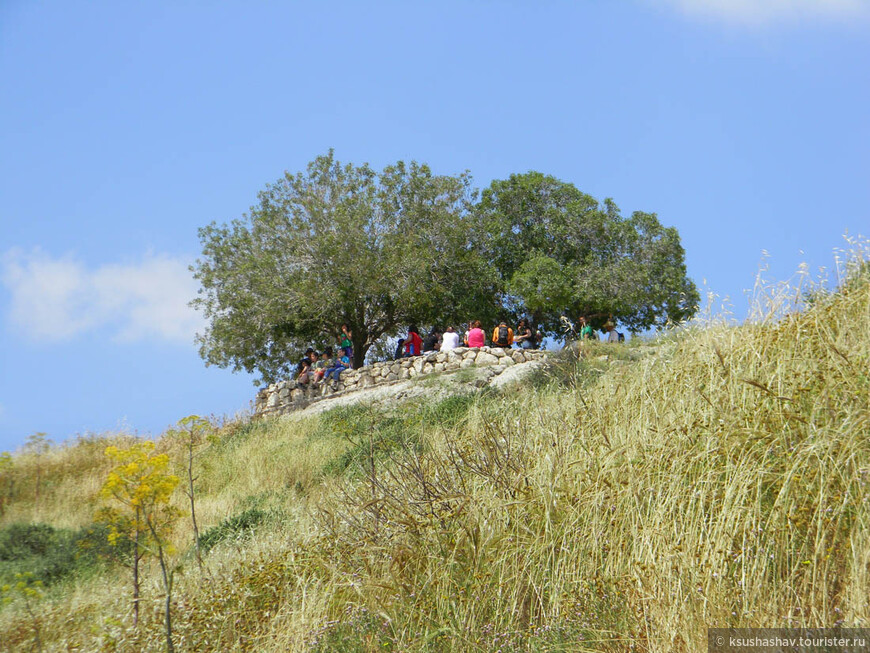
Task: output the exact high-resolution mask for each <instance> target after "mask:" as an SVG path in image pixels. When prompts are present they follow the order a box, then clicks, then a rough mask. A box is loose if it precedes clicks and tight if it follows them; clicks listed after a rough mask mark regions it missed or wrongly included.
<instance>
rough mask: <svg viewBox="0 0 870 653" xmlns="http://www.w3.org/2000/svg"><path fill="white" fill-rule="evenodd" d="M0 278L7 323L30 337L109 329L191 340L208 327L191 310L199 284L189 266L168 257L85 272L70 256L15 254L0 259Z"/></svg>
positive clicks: (119, 336)
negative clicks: (6, 294) (6, 293)
mask: <svg viewBox="0 0 870 653" xmlns="http://www.w3.org/2000/svg"><path fill="white" fill-rule="evenodd" d="M0 280H2V283H3V285H4V286H6V288H7V289H8V290H9V292H10V294H11V306H10V310H9V316H8V318H9V319H10V320H11V322H12V323H13V324H14V325H15V326H16V327H18V328H19V329H21V330H22V331H23V332H25V333H26V334H27V335H28V336H29V337H30V338H31V339H33V340H49V341H58V340H66V339H69V338H72V337H74V336H76V335H78V334H81V333H85V332H87V331H91V330H95V329H102V328H108V329H109V330H110V333H111V334H112V337H113V338H114V339H116V340H121V341H135V340H143V339H161V340H169V341H176V342H192V340H193V336H194V334H195V333H196V331H197V330H202V326H203V322H202V318H201V317H200V315H199V314H198V313H197V312H196V311H194V310H193V309H192V308H190V307H189V306H188V302H190V300H191V299H193V298H194V297H195V296H196V290H197V284H196V281H195V280H194V279H193V277H192V276H191V273H190V271H189V270H188V269H187V262H185V261H182V260H179V259H176V258H172V257H169V256H161V255H153V254H149V255H146V256H145V257H144V258H143V259H142V260H141V261H139V262H136V263H132V264H107V265H101V266H99V267H97V268H94V269H88V268H87V267H86V266H85V265H84V264H83V263H81V262H79V261H76V260H75V259H73V258H72V257H71V256H64V257H61V258H52V257H51V256H49V255H47V254H45V253H44V252H42V251H40V250H35V251H33V252H30V253H24V252H22V251H20V250H12V251H10V252H7V253H6V254H4V255H3V256H2V258H0Z"/></svg>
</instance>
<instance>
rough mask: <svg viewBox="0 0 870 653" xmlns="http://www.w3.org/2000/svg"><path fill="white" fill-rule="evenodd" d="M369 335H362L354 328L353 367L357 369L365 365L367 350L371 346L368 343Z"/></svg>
mask: <svg viewBox="0 0 870 653" xmlns="http://www.w3.org/2000/svg"><path fill="white" fill-rule="evenodd" d="M367 339H368V338H367V336H365V335H362V334H361V333H360V331H359V330H358V329H354V330H353V338H351V340H352V341H353V369H355V370H357V369H359V368H361V367H362V366H363V365H365V361H366V352H367V351H368V350H369V346H368V345H367V344H366V340H367Z"/></svg>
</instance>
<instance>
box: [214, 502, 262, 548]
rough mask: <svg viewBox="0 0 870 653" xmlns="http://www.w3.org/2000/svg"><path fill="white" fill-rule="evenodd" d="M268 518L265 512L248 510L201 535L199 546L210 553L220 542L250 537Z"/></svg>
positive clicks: (253, 509) (256, 509) (254, 509)
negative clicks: (232, 538)
mask: <svg viewBox="0 0 870 653" xmlns="http://www.w3.org/2000/svg"><path fill="white" fill-rule="evenodd" d="M267 516H268V513H267V512H266V511H265V510H260V509H259V508H248V509H247V510H245V511H244V512H241V513H239V514H238V515H233V516H232V517H230V518H228V519H225V520H224V521H222V522H221V523H220V524H218V525H217V526H215V527H214V528H210V529H208V530H207V531H206V532H205V533H203V534H202V535H200V536H199V546H200V548H201V549H202V551H203V553H208V552H209V551H211V550H212V549H213V548H214V547H215V546H217V545H218V544H219V543H220V542H223V541H224V540H226V539H229V538H230V537H239V536H242V537H245V536H247V535H250V534H251V532H253V530H254V529H255V528H256V527H257V526H259V525H260V523H261V522H262V521H263V520H264V519H265V518H266V517H267Z"/></svg>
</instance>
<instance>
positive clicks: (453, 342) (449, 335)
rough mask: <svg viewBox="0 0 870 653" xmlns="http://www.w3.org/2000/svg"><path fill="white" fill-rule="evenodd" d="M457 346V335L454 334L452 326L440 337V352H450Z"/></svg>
mask: <svg viewBox="0 0 870 653" xmlns="http://www.w3.org/2000/svg"><path fill="white" fill-rule="evenodd" d="M458 346H459V334H458V333H456V331H455V330H454V328H453V327H452V326H449V327H447V331H445V332H444V335H442V336H441V351H450V350H451V349H456V348H457V347H458Z"/></svg>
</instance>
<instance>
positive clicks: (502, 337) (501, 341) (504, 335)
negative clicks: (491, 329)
mask: <svg viewBox="0 0 870 653" xmlns="http://www.w3.org/2000/svg"><path fill="white" fill-rule="evenodd" d="M495 344H497V345H499V346H501V347H507V346H508V345H509V344H510V343H508V328H507V327H506V326H500V327H499V328H498V340H497V341H496V343H495Z"/></svg>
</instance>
